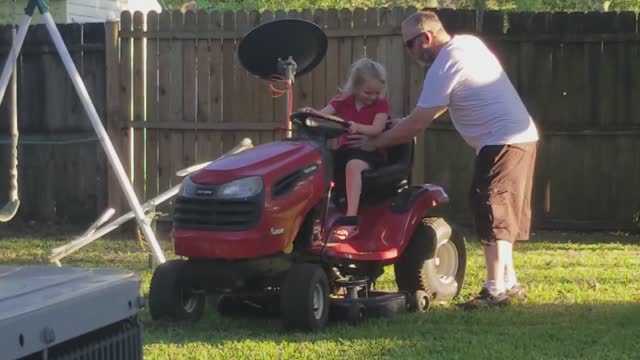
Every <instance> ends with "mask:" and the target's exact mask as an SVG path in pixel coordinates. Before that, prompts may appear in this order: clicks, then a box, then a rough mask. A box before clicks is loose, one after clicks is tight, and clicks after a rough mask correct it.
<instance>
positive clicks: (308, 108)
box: [298, 106, 318, 114]
mask: <svg viewBox="0 0 640 360" xmlns="http://www.w3.org/2000/svg"><path fill="white" fill-rule="evenodd" d="M298 111H300V112H305V113H313V114H316V113H318V110H316V109H314V108H312V107H309V106H307V107H303V108H301V109H300V110H298Z"/></svg>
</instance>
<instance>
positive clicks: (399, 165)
mask: <svg viewBox="0 0 640 360" xmlns="http://www.w3.org/2000/svg"><path fill="white" fill-rule="evenodd" d="M414 147H415V140H413V141H411V142H409V143H406V144H399V145H395V146H392V147H389V148H387V149H386V152H387V160H386V162H385V163H384V164H383V165H382V166H379V167H377V168H374V169H370V170H365V171H364V172H363V173H362V195H361V199H362V200H361V202H362V204H367V203H376V202H379V201H382V200H385V199H388V198H389V197H392V196H394V195H395V194H397V192H398V190H400V189H402V188H403V187H405V186H407V185H409V182H410V181H411V168H412V166H413V157H414V155H413V153H414ZM334 174H335V178H334V181H335V188H334V198H335V199H336V200H338V203H343V202H344V200H345V199H344V197H345V195H346V194H345V191H346V189H345V175H344V169H335V171H334Z"/></svg>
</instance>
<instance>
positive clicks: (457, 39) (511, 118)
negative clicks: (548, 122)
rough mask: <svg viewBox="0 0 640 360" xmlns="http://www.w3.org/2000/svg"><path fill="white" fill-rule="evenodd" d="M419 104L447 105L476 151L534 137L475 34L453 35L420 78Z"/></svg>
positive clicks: (507, 83)
mask: <svg viewBox="0 0 640 360" xmlns="http://www.w3.org/2000/svg"><path fill="white" fill-rule="evenodd" d="M417 105H418V107H423V108H427V107H437V106H448V108H449V114H450V116H451V121H452V122H453V125H454V126H455V128H456V129H457V130H458V132H459V133H460V135H462V137H463V138H464V139H465V141H466V142H467V143H468V144H469V145H471V146H472V147H473V148H474V149H475V150H476V153H478V152H480V149H481V148H482V147H483V146H485V145H503V144H515V143H525V142H533V141H537V140H538V130H537V129H536V126H535V124H534V122H533V120H532V119H531V116H530V115H529V113H528V111H527V109H526V108H525V106H524V104H523V103H522V100H521V99H520V96H519V95H518V93H517V92H516V90H515V88H514V87H513V85H512V84H511V81H509V78H508V77H507V74H506V73H505V72H504V70H503V69H502V66H501V65H500V62H499V61H498V59H497V58H496V57H495V55H493V53H491V51H490V50H489V49H488V48H487V47H486V45H485V44H484V43H483V42H482V41H481V40H480V39H478V38H477V37H475V36H471V35H458V36H454V37H453V38H452V39H451V41H449V42H448V43H447V44H446V45H445V46H444V47H443V48H442V49H441V51H440V53H439V54H438V56H437V57H436V59H435V61H434V62H433V64H432V65H431V67H430V68H429V71H428V72H427V75H426V77H425V79H424V84H423V88H422V94H421V95H420V98H419V100H418V104H417Z"/></svg>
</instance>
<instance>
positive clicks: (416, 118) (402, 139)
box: [369, 105, 447, 148]
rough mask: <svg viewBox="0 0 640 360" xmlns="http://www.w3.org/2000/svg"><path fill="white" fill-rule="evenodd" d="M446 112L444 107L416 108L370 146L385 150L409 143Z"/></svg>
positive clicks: (375, 139) (377, 137) (372, 141)
mask: <svg viewBox="0 0 640 360" xmlns="http://www.w3.org/2000/svg"><path fill="white" fill-rule="evenodd" d="M446 110H447V106H444V105H443V106H437V107H429V108H421V107H416V108H415V109H414V110H413V111H412V112H411V114H409V116H407V117H405V118H404V119H402V120H401V121H399V123H398V124H397V125H396V126H394V127H393V128H391V129H390V130H388V131H385V132H383V133H382V134H380V135H378V136H376V137H375V138H373V139H372V140H371V142H370V143H369V144H370V145H372V146H374V147H376V148H385V147H389V146H391V145H396V144H403V143H407V142H409V141H411V139H413V138H414V137H415V136H416V135H418V134H419V133H420V132H422V131H424V129H426V128H428V127H429V126H430V125H431V123H432V122H433V120H434V119H435V118H437V117H438V116H440V115H442V113H444V112H445V111H446Z"/></svg>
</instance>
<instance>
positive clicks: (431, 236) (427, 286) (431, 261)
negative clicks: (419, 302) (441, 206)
mask: <svg viewBox="0 0 640 360" xmlns="http://www.w3.org/2000/svg"><path fill="white" fill-rule="evenodd" d="M466 264H467V252H466V248H465V239H464V236H463V235H462V233H461V232H459V231H458V230H457V229H456V228H454V227H452V226H450V225H449V224H447V222H446V221H445V220H444V219H442V218H431V217H428V218H424V219H423V220H422V222H421V223H420V224H419V225H418V227H417V228H416V231H415V233H414V234H413V237H412V238H411V242H410V243H409V245H408V246H407V248H406V249H405V251H404V253H403V254H402V256H401V257H400V259H399V260H398V262H396V263H395V265H394V270H395V277H396V284H397V285H398V288H399V290H400V291H403V292H408V293H409V296H413V295H414V294H416V292H417V291H424V292H425V293H426V295H427V296H428V297H429V298H430V299H431V300H432V301H437V302H440V303H444V302H447V301H449V300H451V299H453V298H455V297H456V296H457V295H458V294H459V293H460V290H461V289H462V284H463V282H464V277H465V271H466Z"/></svg>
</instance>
